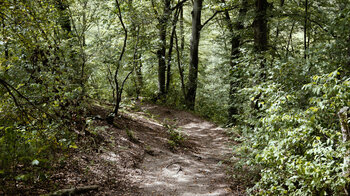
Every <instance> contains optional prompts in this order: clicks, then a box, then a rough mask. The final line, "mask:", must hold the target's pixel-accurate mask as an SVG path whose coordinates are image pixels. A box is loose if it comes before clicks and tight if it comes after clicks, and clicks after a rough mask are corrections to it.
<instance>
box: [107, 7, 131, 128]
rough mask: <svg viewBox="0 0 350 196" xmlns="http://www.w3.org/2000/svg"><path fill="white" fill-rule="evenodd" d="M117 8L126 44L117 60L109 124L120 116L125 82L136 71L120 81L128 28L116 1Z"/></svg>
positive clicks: (124, 44) (108, 118)
mask: <svg viewBox="0 0 350 196" xmlns="http://www.w3.org/2000/svg"><path fill="white" fill-rule="evenodd" d="M115 2H116V6H117V10H118V12H117V16H118V18H119V21H120V23H121V25H122V27H123V30H124V43H123V48H122V51H121V53H120V55H119V58H118V60H117V65H116V70H115V72H114V84H115V88H114V90H115V96H116V98H115V100H114V102H115V106H114V110H113V112H112V113H110V114H109V115H108V117H107V119H106V120H107V122H108V123H109V124H113V120H114V117H115V116H116V115H117V114H118V112H119V108H120V102H121V101H122V94H123V90H124V85H125V82H126V81H127V80H128V78H129V76H130V75H131V74H132V72H133V71H134V69H132V70H131V71H130V72H129V73H128V74H127V75H126V77H125V78H124V79H123V80H122V82H119V80H118V74H119V71H120V69H121V61H122V59H123V56H124V53H125V50H126V44H127V40H128V31H127V29H126V26H125V24H124V22H123V17H122V12H121V10H120V4H119V1H118V0H116V1H115Z"/></svg>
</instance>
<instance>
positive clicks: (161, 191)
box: [137, 105, 240, 196]
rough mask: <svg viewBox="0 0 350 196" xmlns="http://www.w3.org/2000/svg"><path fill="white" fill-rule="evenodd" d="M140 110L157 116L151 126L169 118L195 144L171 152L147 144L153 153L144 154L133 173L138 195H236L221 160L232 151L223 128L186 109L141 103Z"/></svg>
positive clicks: (160, 146)
mask: <svg viewBox="0 0 350 196" xmlns="http://www.w3.org/2000/svg"><path fill="white" fill-rule="evenodd" d="M141 111H147V112H148V113H149V114H151V115H154V116H155V118H156V119H158V122H152V123H153V124H154V126H162V125H161V124H159V122H164V121H173V123H175V124H176V125H177V126H178V127H179V128H180V129H181V130H182V132H183V133H185V134H186V135H187V138H188V141H189V142H191V143H192V144H194V146H196V150H187V151H183V152H172V151H171V150H169V149H168V148H164V146H163V145H159V146H157V145H156V144H155V145H151V146H150V147H151V149H152V151H153V152H154V153H151V154H152V155H149V154H147V155H146V156H145V158H144V161H143V163H142V165H141V170H142V174H141V176H138V177H137V179H138V182H139V183H140V188H141V195H157V196H158V195H164V196H165V195H166V196H170V195H183V196H189V195H203V196H204V195H205V196H211V195H240V193H239V192H237V191H236V190H232V189H231V188H230V184H229V180H228V179H227V175H226V169H225V164H223V162H224V160H227V159H228V158H229V157H230V155H231V153H232V151H231V150H230V148H229V146H228V144H229V141H228V136H227V135H225V131H224V130H223V129H221V128H219V127H217V126H215V125H214V124H212V123H210V122H207V121H205V120H202V119H200V118H198V117H196V116H194V115H192V114H190V113H187V112H183V111H176V110H172V109H167V108H165V107H161V106H155V105H143V106H141ZM150 121H151V120H150ZM154 138H157V135H155V136H154ZM158 139H161V138H158Z"/></svg>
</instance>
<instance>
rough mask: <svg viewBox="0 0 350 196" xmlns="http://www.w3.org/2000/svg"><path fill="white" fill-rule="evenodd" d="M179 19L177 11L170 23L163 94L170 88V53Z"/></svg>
mask: <svg viewBox="0 0 350 196" xmlns="http://www.w3.org/2000/svg"><path fill="white" fill-rule="evenodd" d="M178 18H179V10H178V9H177V10H176V12H175V14H174V19H173V23H172V31H171V36H170V44H169V51H168V62H167V77H166V78H167V80H166V89H165V92H166V93H168V92H169V87H170V81H171V61H172V52H173V47H174V38H175V32H176V24H177V20H178Z"/></svg>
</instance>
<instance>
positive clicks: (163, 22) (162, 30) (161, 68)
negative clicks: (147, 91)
mask: <svg viewBox="0 0 350 196" xmlns="http://www.w3.org/2000/svg"><path fill="white" fill-rule="evenodd" d="M170 3H171V2H170V0H165V1H164V9H163V15H162V16H161V17H160V18H159V19H158V22H159V23H158V24H159V27H158V28H159V40H160V46H159V49H158V51H157V57H158V98H162V97H163V96H164V95H165V94H166V91H165V81H166V77H165V76H166V60H165V56H166V35H167V26H168V20H169V15H170V13H171V10H170Z"/></svg>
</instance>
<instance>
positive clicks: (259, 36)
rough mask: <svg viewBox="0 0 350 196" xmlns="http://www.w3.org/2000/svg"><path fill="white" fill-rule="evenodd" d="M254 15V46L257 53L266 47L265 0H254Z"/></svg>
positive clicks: (266, 5)
mask: <svg viewBox="0 0 350 196" xmlns="http://www.w3.org/2000/svg"><path fill="white" fill-rule="evenodd" d="M255 6H256V16H255V18H254V22H253V27H254V48H255V51H257V52H258V53H262V52H264V51H266V50H267V49H268V29H267V14H266V11H267V7H268V3H267V0H256V2H255Z"/></svg>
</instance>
